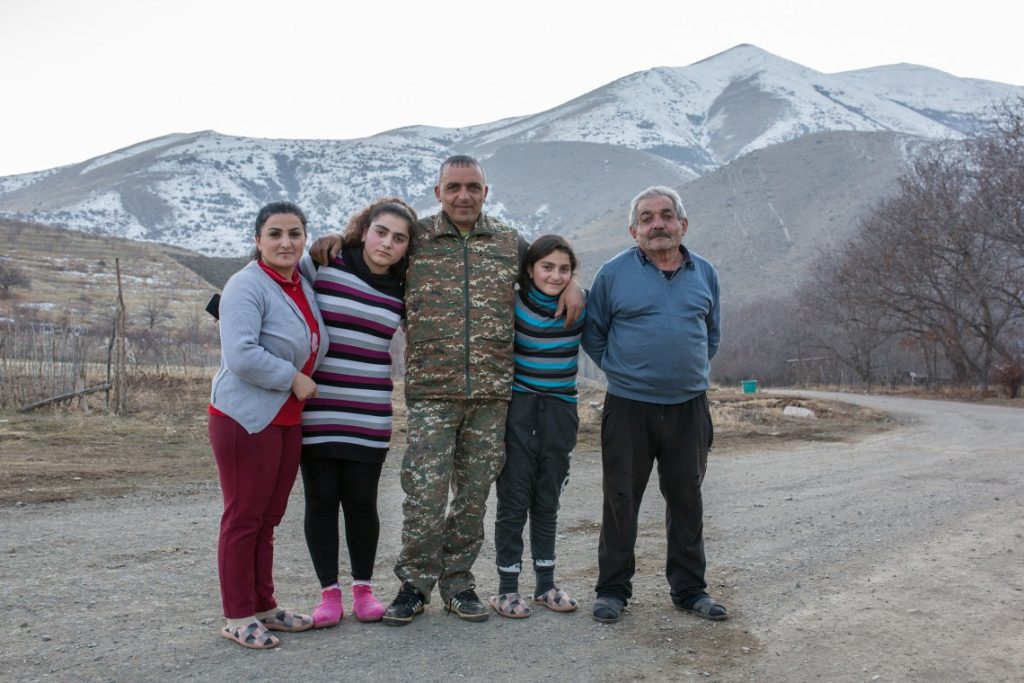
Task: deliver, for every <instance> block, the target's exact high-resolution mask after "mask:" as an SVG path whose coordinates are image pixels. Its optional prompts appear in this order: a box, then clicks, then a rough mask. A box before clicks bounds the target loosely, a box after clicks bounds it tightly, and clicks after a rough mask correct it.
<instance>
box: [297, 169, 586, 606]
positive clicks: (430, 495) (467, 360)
mask: <svg viewBox="0 0 1024 683" xmlns="http://www.w3.org/2000/svg"><path fill="white" fill-rule="evenodd" d="M487 192H488V187H487V182H486V179H485V177H484V172H483V169H482V168H481V166H480V164H479V162H478V161H477V160H476V159H474V158H472V157H469V156H463V155H457V156H453V157H450V158H448V159H447V160H445V162H444V163H443V164H441V170H440V174H439V176H438V182H437V185H436V186H435V187H434V195H435V196H436V197H437V200H438V201H439V202H440V203H441V209H442V210H441V212H440V213H438V214H437V215H435V216H431V217H429V218H424V219H422V220H421V221H420V222H419V224H418V225H417V226H416V228H415V229H416V235H415V237H416V239H415V244H416V251H415V252H414V253H413V254H412V255H411V256H410V261H409V271H408V275H407V287H406V323H407V328H406V339H407V344H406V351H405V353H406V362H405V365H406V370H405V396H406V402H407V405H408V410H409V417H408V426H409V436H408V447H407V449H406V453H405V458H404V460H403V461H402V475H401V476H402V489H403V490H404V491H405V495H406V498H405V502H404V503H403V506H402V511H403V513H404V521H403V524H402V552H401V554H400V555H399V557H398V562H397V564H396V565H395V574H396V575H397V576H398V578H399V579H401V580H402V588H401V590H400V591H399V593H398V596H397V597H396V598H395V600H394V601H393V602H392V603H391V605H390V606H389V607H388V608H387V611H386V612H385V613H384V623H386V624H391V625H394V626H401V625H404V624H408V623H409V622H411V621H412V620H413V618H415V616H416V615H417V614H420V613H421V612H422V611H423V606H424V604H426V603H427V602H429V601H430V594H431V592H432V591H433V588H434V584H437V587H438V592H439V593H440V594H441V599H442V600H443V601H444V604H445V608H446V609H447V610H448V611H450V612H454V613H455V614H457V615H458V616H459V617H461V618H463V619H466V620H468V621H484V620H486V619H487V617H488V611H487V608H486V607H485V606H484V604H483V603H482V602H481V601H480V598H479V597H478V596H477V594H476V592H475V590H474V589H475V585H474V579H473V573H472V571H471V568H472V566H473V563H474V562H475V561H476V557H477V555H478V554H479V552H480V548H481V546H482V545H483V540H484V514H485V512H486V503H487V495H488V493H489V492H490V488H491V484H493V483H494V480H495V479H496V478H497V476H498V472H499V471H500V469H501V466H502V464H503V462H504V459H505V446H504V441H503V438H504V433H505V416H506V413H507V410H508V402H509V399H510V398H511V389H512V370H513V365H514V363H513V353H512V340H513V336H514V308H515V287H514V285H515V282H516V277H517V275H518V270H519V261H520V258H521V255H522V254H524V253H525V250H526V246H527V245H526V242H525V241H524V240H523V239H522V237H520V236H519V234H518V232H516V231H515V230H514V229H513V228H510V227H508V226H506V225H504V224H503V223H501V222H500V221H498V220H496V219H494V218H492V217H490V216H487V215H485V214H484V213H483V204H484V200H485V199H486V198H487ZM335 239H337V238H335ZM333 244H334V245H335V246H337V245H340V240H337V241H336V242H334V243H333ZM320 249H321V248H320V246H319V244H318V245H317V246H315V247H314V249H313V253H314V254H315V255H317V254H318V252H319V253H321V254H322V253H323V252H321V251H320ZM565 301H566V305H567V308H568V311H567V318H569V319H570V323H571V322H572V321H574V320H575V319H576V317H578V316H579V313H580V310H581V309H582V303H583V297H582V290H581V289H580V288H579V287H578V286H577V285H575V284H573V285H572V286H570V288H569V291H568V293H567V296H566V298H565ZM449 490H450V491H451V494H452V498H451V502H450V504H449ZM446 511H447V514H446Z"/></svg>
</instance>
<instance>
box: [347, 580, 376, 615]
mask: <svg viewBox="0 0 1024 683" xmlns="http://www.w3.org/2000/svg"><path fill="white" fill-rule="evenodd" d="M352 611H353V612H355V613H356V619H358V620H359V621H380V620H381V617H383V616H384V605H382V604H380V600H378V599H377V598H375V597H373V586H367V585H366V584H357V585H355V586H352Z"/></svg>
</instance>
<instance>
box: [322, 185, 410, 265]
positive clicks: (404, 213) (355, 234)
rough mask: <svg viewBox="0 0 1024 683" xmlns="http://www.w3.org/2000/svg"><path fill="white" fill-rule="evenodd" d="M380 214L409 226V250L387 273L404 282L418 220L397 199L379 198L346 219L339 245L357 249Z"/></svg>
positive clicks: (402, 201)
mask: <svg viewBox="0 0 1024 683" xmlns="http://www.w3.org/2000/svg"><path fill="white" fill-rule="evenodd" d="M382 214H389V215H392V216H395V217H397V218H401V219H402V220H404V221H405V222H406V223H407V224H408V226H409V248H408V249H407V250H406V251H405V256H403V257H402V258H401V260H400V261H398V262H396V263H394V264H393V265H392V266H391V267H390V268H389V269H388V271H389V272H390V273H391V274H392V275H394V276H395V277H397V278H399V279H400V280H403V281H404V280H405V272H406V271H407V270H408V269H409V257H410V256H411V255H412V253H413V251H415V249H416V223H417V221H419V218H418V217H417V216H416V211H414V210H413V208H412V207H411V206H409V205H408V204H406V203H405V201H404V200H403V199H401V198H399V197H381V198H380V199H377V200H374V201H373V202H371V203H370V204H369V205H367V206H366V207H364V208H363V209H362V210H360V211H358V212H357V213H355V214H353V215H352V217H351V218H349V219H348V224H347V225H346V226H345V230H344V231H343V232H342V233H341V244H342V246H344V247H350V248H351V247H358V246H359V245H361V244H362V242H363V235H364V234H365V233H366V231H367V230H368V229H369V228H370V225H372V224H373V221H374V220H375V219H376V218H377V217H378V216H380V215H382Z"/></svg>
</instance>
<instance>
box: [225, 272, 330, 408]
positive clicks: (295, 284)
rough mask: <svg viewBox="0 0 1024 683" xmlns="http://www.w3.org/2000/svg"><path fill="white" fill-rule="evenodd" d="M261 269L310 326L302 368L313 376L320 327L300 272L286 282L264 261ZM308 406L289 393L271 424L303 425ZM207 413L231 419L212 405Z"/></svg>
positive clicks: (303, 372)
mask: <svg viewBox="0 0 1024 683" xmlns="http://www.w3.org/2000/svg"><path fill="white" fill-rule="evenodd" d="M259 265H260V268H262V269H263V272H264V273H266V274H267V275H269V276H270V278H271V279H272V280H273V281H274V282H276V283H277V284H279V285H281V289H283V290H284V293H285V294H287V295H288V297H289V298H290V299H291V300H292V301H294V302H295V305H296V306H298V307H299V310H300V311H301V312H302V317H303V318H305V319H306V325H308V326H309V332H310V335H309V336H310V339H311V340H312V343H311V345H310V346H311V348H310V352H309V358H307V359H306V363H305V364H304V365H303V366H302V371H301V372H302V374H304V375H306V376H307V377H308V376H311V375H312V374H313V364H314V363H315V362H316V352H317V350H318V349H319V347H320V335H319V329H320V327H319V325H317V322H316V316H314V315H313V310H312V309H311V308H310V307H309V302H308V301H306V295H305V294H304V293H303V291H302V284H301V282H300V280H299V272H298V271H297V270H295V271H292V278H291V279H290V280H286V279H285V278H284V277H282V276H281V274H280V273H278V272H277V271H276V270H274V269H273V268H271V267H270V266H268V265H267V264H265V263H264V262H263V261H259ZM305 404H306V402H305V401H300V400H299V399H298V398H297V397H296V396H295V394H293V393H291V392H289V393H288V400H287V401H285V402H284V405H283V406H281V410H279V411H278V412H277V415H276V416H275V417H274V419H273V420H271V421H270V424H272V425H277V426H278V427H294V426H296V425H299V424H302V408H303V406H304V405H305ZM206 411H207V412H208V413H209V414H210V415H219V416H221V417H231V416H230V415H226V414H224V413H222V412H221V411H219V410H217V409H216V408H214V407H213V404H210V405H209V406H208V407H207V409H206Z"/></svg>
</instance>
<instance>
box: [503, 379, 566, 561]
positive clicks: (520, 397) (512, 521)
mask: <svg viewBox="0 0 1024 683" xmlns="http://www.w3.org/2000/svg"><path fill="white" fill-rule="evenodd" d="M578 427H579V417H578V415H577V413H576V404H575V403H569V402H568V401H563V400H562V399H560V398H556V397H554V396H544V395H542V394H531V393H523V392H518V391H514V392H512V402H511V403H510V404H509V409H508V422H507V423H506V428H505V467H504V468H503V469H502V470H501V474H499V475H498V480H497V485H496V490H497V494H498V507H497V514H496V517H495V521H494V545H495V551H496V556H497V558H496V559H497V564H498V568H499V569H500V570H501V571H505V572H509V573H518V571H519V568H520V567H521V565H522V561H523V528H524V527H525V526H526V518H527V516H529V518H530V550H531V552H532V554H533V560H534V562H535V563H540V564H542V565H546V564H547V563H551V564H552V565H553V564H554V561H555V529H556V527H557V525H558V498H559V496H560V495H561V493H562V490H563V489H564V488H565V486H566V484H567V483H568V481H569V459H570V456H571V455H572V449H573V448H575V447H576V431H577V428H578Z"/></svg>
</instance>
